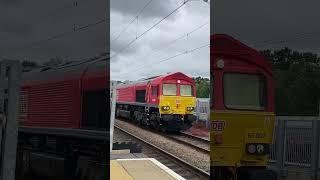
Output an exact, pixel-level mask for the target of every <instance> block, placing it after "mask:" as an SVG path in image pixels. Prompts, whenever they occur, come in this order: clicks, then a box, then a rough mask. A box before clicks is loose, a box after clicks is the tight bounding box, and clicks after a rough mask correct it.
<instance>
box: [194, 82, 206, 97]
mask: <svg viewBox="0 0 320 180" xmlns="http://www.w3.org/2000/svg"><path fill="white" fill-rule="evenodd" d="M193 80H194V81H195V84H196V90H197V98H209V94H210V81H209V79H208V78H203V77H195V78H193Z"/></svg>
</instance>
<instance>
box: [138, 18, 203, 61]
mask: <svg viewBox="0 0 320 180" xmlns="http://www.w3.org/2000/svg"><path fill="white" fill-rule="evenodd" d="M208 24H209V21H206V22H205V23H203V24H201V25H200V26H197V27H196V28H194V29H193V30H191V31H189V32H187V33H185V34H183V35H181V36H179V37H177V38H175V39H174V40H172V41H169V42H168V43H165V45H164V46H163V47H161V48H159V49H156V50H152V51H150V53H148V54H146V55H145V56H142V57H141V58H138V59H144V58H146V57H148V56H149V55H151V54H155V53H157V52H160V51H161V50H164V49H167V48H168V47H170V46H171V45H172V44H174V43H176V42H178V41H179V40H181V39H183V38H185V37H189V36H190V35H191V34H193V33H195V32H196V31H198V30H200V29H201V28H203V27H205V26H206V25H208ZM142 66H143V65H142Z"/></svg>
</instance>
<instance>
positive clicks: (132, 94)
mask: <svg viewBox="0 0 320 180" xmlns="http://www.w3.org/2000/svg"><path fill="white" fill-rule="evenodd" d="M178 80H179V81H180V83H178V82H177V81H178ZM164 83H169V84H184V85H191V86H192V88H193V92H194V96H196V88H195V84H194V81H193V79H192V78H190V77H188V76H186V75H185V74H183V73H181V72H176V73H170V74H166V75H162V76H158V77H154V78H151V79H146V80H141V81H137V82H133V83H130V84H124V85H120V86H118V87H117V102H121V103H135V102H136V91H137V90H145V91H146V103H147V104H150V105H158V104H159V97H160V96H161V95H162V84H164ZM153 87H155V88H157V92H158V93H157V95H156V96H154V95H152V88H153ZM177 90H178V92H177V93H178V94H180V92H179V88H178V89H177Z"/></svg>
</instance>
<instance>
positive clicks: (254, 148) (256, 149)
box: [247, 143, 269, 155]
mask: <svg viewBox="0 0 320 180" xmlns="http://www.w3.org/2000/svg"><path fill="white" fill-rule="evenodd" d="M247 152H248V153H249V154H258V155H264V154H267V153H269V145H268V144H265V143H261V144H258V143H253V144H247Z"/></svg>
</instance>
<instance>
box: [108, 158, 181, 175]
mask: <svg viewBox="0 0 320 180" xmlns="http://www.w3.org/2000/svg"><path fill="white" fill-rule="evenodd" d="M133 157H134V155H133ZM110 177H111V180H150V179H152V180H185V179H184V178H182V177H181V176H180V175H178V174H177V173H175V172H174V171H172V170H171V169H169V168H168V167H166V166H164V165H163V164H161V163H160V162H159V161H157V160H156V159H154V158H130V157H129V158H128V159H123V158H119V159H113V160H110Z"/></svg>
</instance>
